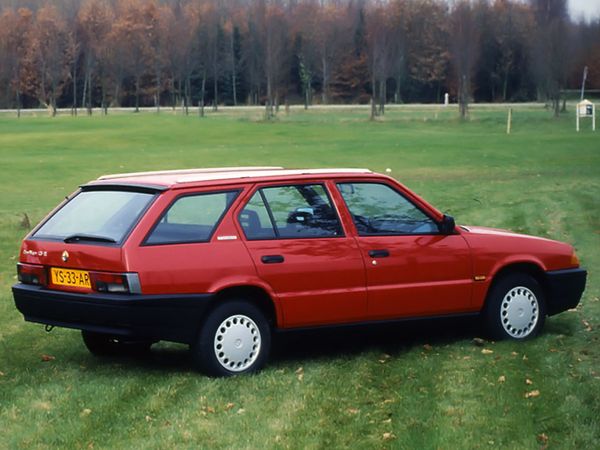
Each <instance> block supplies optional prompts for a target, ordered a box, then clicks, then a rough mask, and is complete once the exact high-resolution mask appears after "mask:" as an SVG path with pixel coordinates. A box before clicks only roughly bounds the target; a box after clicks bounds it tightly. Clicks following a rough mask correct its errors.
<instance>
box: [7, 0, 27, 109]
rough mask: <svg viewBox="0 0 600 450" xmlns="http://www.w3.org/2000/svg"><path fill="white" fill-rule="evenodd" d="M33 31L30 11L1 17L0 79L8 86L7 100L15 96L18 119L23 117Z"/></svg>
mask: <svg viewBox="0 0 600 450" xmlns="http://www.w3.org/2000/svg"><path fill="white" fill-rule="evenodd" d="M32 29H33V14H32V12H31V11H30V10H29V9H26V8H20V9H19V10H18V11H16V12H15V11H14V10H13V9H7V10H5V11H4V12H3V14H2V16H0V58H1V60H0V72H1V75H0V79H1V80H3V82H4V83H5V86H6V92H7V95H6V96H7V98H10V97H12V94H11V92H12V93H14V96H15V99H14V100H15V105H16V108H17V117H20V116H21V94H22V92H23V90H24V80H25V79H26V77H25V76H24V74H23V71H24V68H25V67H24V62H25V59H26V56H27V51H28V50H27V49H28V48H29V45H30V40H31V38H32Z"/></svg>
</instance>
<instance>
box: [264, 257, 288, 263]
mask: <svg viewBox="0 0 600 450" xmlns="http://www.w3.org/2000/svg"><path fill="white" fill-rule="evenodd" d="M260 260H261V261H262V263H263V264H278V263H282V262H283V261H284V260H285V258H284V257H283V256H281V255H265V256H261V257H260Z"/></svg>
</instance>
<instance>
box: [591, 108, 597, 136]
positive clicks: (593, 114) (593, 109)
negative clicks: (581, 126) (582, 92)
mask: <svg viewBox="0 0 600 450" xmlns="http://www.w3.org/2000/svg"><path fill="white" fill-rule="evenodd" d="M592 131H596V105H594V104H592Z"/></svg>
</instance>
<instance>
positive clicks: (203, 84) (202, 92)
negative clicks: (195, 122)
mask: <svg viewBox="0 0 600 450" xmlns="http://www.w3.org/2000/svg"><path fill="white" fill-rule="evenodd" d="M205 89H206V70H205V71H204V72H202V90H201V91H200V117H204V94H205V92H206V91H205Z"/></svg>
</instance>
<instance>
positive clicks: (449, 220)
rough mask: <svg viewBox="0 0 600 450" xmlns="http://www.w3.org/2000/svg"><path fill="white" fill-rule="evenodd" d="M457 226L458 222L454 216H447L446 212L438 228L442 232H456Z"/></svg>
mask: <svg viewBox="0 0 600 450" xmlns="http://www.w3.org/2000/svg"><path fill="white" fill-rule="evenodd" d="M455 227H456V223H455V222H454V217H452V216H447V215H446V214H444V217H443V218H442V221H441V222H439V223H438V229H439V230H440V233H442V234H452V233H454V228H455Z"/></svg>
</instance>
